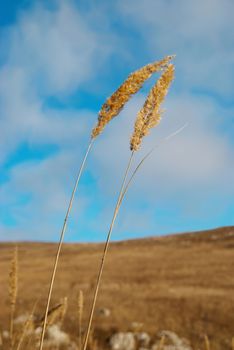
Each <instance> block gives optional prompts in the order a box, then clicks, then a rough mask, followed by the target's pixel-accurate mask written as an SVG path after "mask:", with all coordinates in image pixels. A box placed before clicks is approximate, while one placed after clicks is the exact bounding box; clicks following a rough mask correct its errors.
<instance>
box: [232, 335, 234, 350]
mask: <svg viewBox="0 0 234 350" xmlns="http://www.w3.org/2000/svg"><path fill="white" fill-rule="evenodd" d="M232 350H234V338H232Z"/></svg>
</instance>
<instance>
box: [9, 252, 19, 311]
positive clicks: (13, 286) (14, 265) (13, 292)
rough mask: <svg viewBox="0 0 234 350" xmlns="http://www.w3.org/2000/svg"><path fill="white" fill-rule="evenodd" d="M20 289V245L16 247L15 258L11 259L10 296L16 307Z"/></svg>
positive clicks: (11, 302)
mask: <svg viewBox="0 0 234 350" xmlns="http://www.w3.org/2000/svg"><path fill="white" fill-rule="evenodd" d="M17 291H18V247H15V249H14V254H13V258H12V261H11V268H10V273H9V296H10V304H11V307H12V308H13V309H14V307H15V304H16V299H17Z"/></svg>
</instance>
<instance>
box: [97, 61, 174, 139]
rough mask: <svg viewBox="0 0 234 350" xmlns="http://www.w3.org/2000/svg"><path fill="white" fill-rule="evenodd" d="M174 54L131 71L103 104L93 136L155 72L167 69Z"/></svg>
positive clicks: (98, 132) (101, 129) (99, 131)
mask: <svg viewBox="0 0 234 350" xmlns="http://www.w3.org/2000/svg"><path fill="white" fill-rule="evenodd" d="M173 58H174V56H166V57H165V58H163V59H162V60H161V61H156V62H154V63H150V64H147V65H146V66H144V67H141V68H140V69H138V70H136V71H135V72H133V73H131V74H130V75H129V76H128V78H127V79H126V80H125V81H124V82H123V84H122V85H121V86H120V87H119V88H118V89H117V90H116V91H115V92H114V93H113V94H112V95H111V96H110V97H109V98H108V99H107V100H106V102H105V103H104V104H103V106H102V108H101V110H100V112H99V116H98V123H97V125H96V126H95V127H94V128H93V130H92V138H95V137H97V136H98V135H99V134H100V133H101V132H102V131H103V129H104V127H105V126H106V124H108V123H109V121H110V120H111V119H113V118H114V117H115V116H117V115H118V114H119V113H120V111H121V110H122V108H123V107H124V105H125V104H126V103H127V102H128V101H129V99H130V98H131V97H132V95H134V94H136V93H137V92H138V91H139V90H140V89H141V88H142V86H143V84H144V83H145V81H146V80H148V79H149V78H150V77H151V76H152V74H153V73H156V72H158V71H161V70H163V69H165V67H166V66H167V65H168V64H169V62H170V61H171V60H172V59H173Z"/></svg>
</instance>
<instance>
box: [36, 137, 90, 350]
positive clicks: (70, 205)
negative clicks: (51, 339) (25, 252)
mask: <svg viewBox="0 0 234 350" xmlns="http://www.w3.org/2000/svg"><path fill="white" fill-rule="evenodd" d="M92 145H93V139H91V141H90V143H89V145H88V147H87V150H86V153H85V155H84V158H83V161H82V163H81V166H80V169H79V172H78V174H77V177H76V181H75V185H74V188H73V191H72V194H71V198H70V201H69V205H68V208H67V212H66V216H65V219H64V223H63V228H62V231H61V235H60V240H59V243H58V248H57V252H56V257H55V261H54V267H53V272H52V276H51V280H50V287H49V291H48V297H47V304H46V311H45V318H44V323H43V328H42V332H41V338H40V346H39V350H42V348H43V342H44V337H45V331H46V323H47V316H48V311H49V307H50V301H51V296H52V290H53V285H54V280H55V275H56V271H57V266H58V261H59V257H60V252H61V248H62V244H63V239H64V235H65V231H66V228H67V221H68V217H69V214H70V211H71V208H72V204H73V201H74V197H75V193H76V190H77V187H78V184H79V181H80V177H81V174H82V172H83V169H84V166H85V163H86V160H87V157H88V154H89V152H90V150H91V147H92Z"/></svg>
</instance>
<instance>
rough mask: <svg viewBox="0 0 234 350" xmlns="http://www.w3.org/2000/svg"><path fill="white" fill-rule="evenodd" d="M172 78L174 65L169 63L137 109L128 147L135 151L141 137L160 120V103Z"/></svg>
mask: <svg viewBox="0 0 234 350" xmlns="http://www.w3.org/2000/svg"><path fill="white" fill-rule="evenodd" d="M173 79H174V65H173V64H169V65H168V66H167V67H166V69H165V70H164V72H163V73H162V75H161V77H160V78H159V79H158V81H157V82H156V84H155V85H154V86H153V88H152V89H151V90H150V93H149V95H148V97H147V99H146V101H145V103H144V106H143V107H142V109H141V110H140V111H139V113H138V115H137V118H136V122H135V127H134V132H133V135H132V137H131V140H130V148H131V150H132V151H137V150H138V149H139V147H140V145H141V142H142V139H143V137H144V136H146V135H147V134H148V133H149V130H150V129H151V128H153V127H154V126H156V125H158V123H159V122H160V120H161V115H162V110H161V109H160V108H161V104H162V102H163V100H164V98H165V96H166V94H167V92H168V89H169V87H170V84H171V82H172V80H173Z"/></svg>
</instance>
